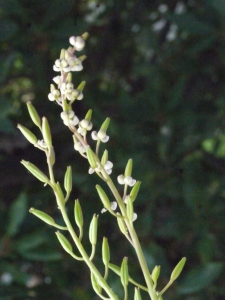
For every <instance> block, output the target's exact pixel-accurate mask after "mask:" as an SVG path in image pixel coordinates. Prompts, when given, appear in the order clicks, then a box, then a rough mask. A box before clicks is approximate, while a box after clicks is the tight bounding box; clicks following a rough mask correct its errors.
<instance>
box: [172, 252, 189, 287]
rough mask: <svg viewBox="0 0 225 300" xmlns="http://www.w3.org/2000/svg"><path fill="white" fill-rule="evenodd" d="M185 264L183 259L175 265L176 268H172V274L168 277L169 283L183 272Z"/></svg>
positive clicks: (184, 258)
mask: <svg viewBox="0 0 225 300" xmlns="http://www.w3.org/2000/svg"><path fill="white" fill-rule="evenodd" d="M185 263H186V257H183V258H182V259H181V260H180V261H179V263H178V264H177V265H176V267H175V268H174V270H173V272H172V274H171V276H170V281H172V282H173V281H175V280H176V279H177V278H178V276H179V275H180V273H181V271H182V270H183V267H184V265H185Z"/></svg>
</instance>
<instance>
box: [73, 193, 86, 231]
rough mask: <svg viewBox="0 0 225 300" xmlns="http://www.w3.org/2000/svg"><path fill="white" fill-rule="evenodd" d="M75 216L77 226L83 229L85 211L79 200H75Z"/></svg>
mask: <svg viewBox="0 0 225 300" xmlns="http://www.w3.org/2000/svg"><path fill="white" fill-rule="evenodd" d="M74 218H75V222H76V224H77V226H78V227H79V228H80V229H81V228H83V224H84V220H83V213H82V209H81V206H80V202H79V200H78V199H77V200H75V205H74Z"/></svg>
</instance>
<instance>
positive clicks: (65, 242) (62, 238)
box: [55, 231, 73, 253]
mask: <svg viewBox="0 0 225 300" xmlns="http://www.w3.org/2000/svg"><path fill="white" fill-rule="evenodd" d="M55 234H56V236H57V238H58V240H59V242H60V244H61V245H62V247H63V249H64V250H65V251H66V252H68V253H73V248H72V246H71V244H70V242H69V241H68V239H67V238H66V237H65V235H63V234H62V233H61V232H59V231H57V232H56V233H55Z"/></svg>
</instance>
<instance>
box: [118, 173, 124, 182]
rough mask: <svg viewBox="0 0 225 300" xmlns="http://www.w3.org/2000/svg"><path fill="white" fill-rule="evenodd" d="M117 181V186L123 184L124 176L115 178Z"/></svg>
mask: <svg viewBox="0 0 225 300" xmlns="http://www.w3.org/2000/svg"><path fill="white" fill-rule="evenodd" d="M117 180H118V182H119V184H124V176H123V175H119V176H118V177H117Z"/></svg>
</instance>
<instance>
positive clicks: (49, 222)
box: [29, 207, 55, 225]
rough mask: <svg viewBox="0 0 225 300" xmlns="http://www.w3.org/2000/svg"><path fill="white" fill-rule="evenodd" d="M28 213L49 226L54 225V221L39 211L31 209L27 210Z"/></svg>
mask: <svg viewBox="0 0 225 300" xmlns="http://www.w3.org/2000/svg"><path fill="white" fill-rule="evenodd" d="M29 212H30V213H32V214H33V215H35V216H36V217H38V218H39V219H41V220H42V221H44V222H45V223H47V224H49V225H55V221H54V219H53V218H52V217H50V216H49V215H48V214H46V213H45V212H43V211H41V210H37V209H34V208H33V207H32V208H30V209H29Z"/></svg>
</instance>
